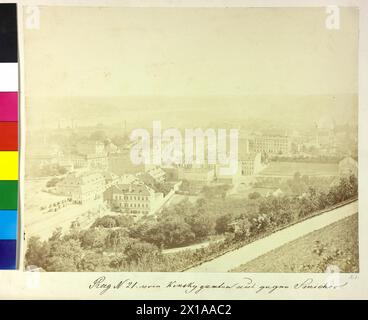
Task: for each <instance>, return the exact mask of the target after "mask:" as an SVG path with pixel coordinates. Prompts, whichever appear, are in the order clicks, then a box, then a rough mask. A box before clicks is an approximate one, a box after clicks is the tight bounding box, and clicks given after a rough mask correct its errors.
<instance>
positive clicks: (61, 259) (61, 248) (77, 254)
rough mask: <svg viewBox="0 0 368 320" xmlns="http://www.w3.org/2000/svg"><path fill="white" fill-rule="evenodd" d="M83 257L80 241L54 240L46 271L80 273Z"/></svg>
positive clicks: (51, 244) (51, 242)
mask: <svg viewBox="0 0 368 320" xmlns="http://www.w3.org/2000/svg"><path fill="white" fill-rule="evenodd" d="M82 257H83V250H82V248H81V246H80V242H79V240H75V239H68V240H64V239H58V240H52V241H50V252H49V256H48V258H47V262H46V266H45V269H46V270H47V271H78V269H79V265H80V262H81V259H82Z"/></svg>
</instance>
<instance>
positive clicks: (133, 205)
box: [120, 203, 149, 208]
mask: <svg viewBox="0 0 368 320" xmlns="http://www.w3.org/2000/svg"><path fill="white" fill-rule="evenodd" d="M122 206H123V204H122V203H121V204H120V207H122ZM124 207H125V208H128V207H129V208H148V207H149V206H148V204H144V203H124Z"/></svg>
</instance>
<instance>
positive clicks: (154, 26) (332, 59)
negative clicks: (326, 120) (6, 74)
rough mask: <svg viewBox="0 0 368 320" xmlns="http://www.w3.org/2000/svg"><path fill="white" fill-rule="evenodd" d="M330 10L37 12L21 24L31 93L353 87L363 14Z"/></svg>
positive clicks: (251, 91)
mask: <svg viewBox="0 0 368 320" xmlns="http://www.w3.org/2000/svg"><path fill="white" fill-rule="evenodd" d="M325 19H326V13H325V8H324V7H323V8H295V9H286V8H279V9H270V8H264V9H254V8H251V9H246V8H231V9H229V8H228V9H218V8H216V9H204V8H203V9H198V8H193V9H192V8H181V9H174V8H167V9H163V8H155V9H153V8H135V9H134V8H110V9H107V8H75V7H74V8H67V7H66V8H62V7H44V8H42V9H41V21H40V27H41V28H40V30H25V81H26V82H25V90H26V95H29V96H33V97H35V96H131V95H156V96H166V95H168V96H211V95H235V96H236V95H247V94H250V95H252V94H281V95H282V94H339V93H356V92H357V79H358V76H357V74H358V70H357V69H358V68H357V56H358V44H357V41H358V12H357V11H356V10H355V9H341V28H340V30H327V29H326V28H325Z"/></svg>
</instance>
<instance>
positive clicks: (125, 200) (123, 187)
mask: <svg viewBox="0 0 368 320" xmlns="http://www.w3.org/2000/svg"><path fill="white" fill-rule="evenodd" d="M162 199H163V194H162V193H155V191H154V190H153V189H151V188H150V187H148V186H146V185H145V184H144V183H129V184H116V185H114V186H112V187H110V188H108V189H107V190H106V191H105V192H104V200H105V201H107V202H108V203H109V204H110V205H111V207H112V208H113V209H114V210H118V211H120V212H124V213H128V214H143V215H147V214H152V213H154V212H155V211H156V210H157V208H158V204H160V203H161V202H162Z"/></svg>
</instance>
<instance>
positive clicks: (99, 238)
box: [80, 228, 107, 249]
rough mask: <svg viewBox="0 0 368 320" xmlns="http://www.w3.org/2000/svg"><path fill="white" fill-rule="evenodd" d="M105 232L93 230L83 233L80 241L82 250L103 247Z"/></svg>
mask: <svg viewBox="0 0 368 320" xmlns="http://www.w3.org/2000/svg"><path fill="white" fill-rule="evenodd" d="M106 232H107V231H106V230H104V229H101V228H93V229H88V230H85V231H83V233H82V235H81V237H80V240H81V245H82V247H83V248H84V249H101V248H103V247H104V245H105V241H106V237H107V233H106Z"/></svg>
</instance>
